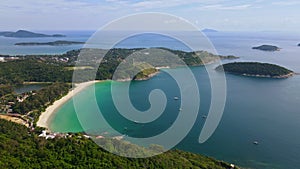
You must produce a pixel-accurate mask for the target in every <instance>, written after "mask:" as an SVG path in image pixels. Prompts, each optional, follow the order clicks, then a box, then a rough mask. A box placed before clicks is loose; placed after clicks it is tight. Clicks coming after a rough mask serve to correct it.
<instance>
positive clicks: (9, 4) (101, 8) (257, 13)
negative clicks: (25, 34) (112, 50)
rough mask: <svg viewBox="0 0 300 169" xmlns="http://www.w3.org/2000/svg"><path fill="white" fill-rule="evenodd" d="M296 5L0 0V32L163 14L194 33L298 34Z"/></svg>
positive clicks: (299, 4)
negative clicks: (181, 20) (201, 30)
mask: <svg viewBox="0 0 300 169" xmlns="http://www.w3.org/2000/svg"><path fill="white" fill-rule="evenodd" d="M299 9H300V1H299V0H286V1H282V0H272V1H271V0H251V1H250V0H244V1H237V0H235V1H233V0H202V1H201V0H152V1H144V0H47V1H46V0H45V1H44V0H2V1H1V6H0V13H1V15H0V20H1V25H0V30H2V31H3V30H17V29H29V30H96V29H98V28H100V27H101V26H103V25H104V24H107V23H109V22H110V21H112V20H114V19H118V18H119V17H122V16H126V15H130V14H134V13H139V12H164V13H169V14H172V15H176V16H179V17H183V18H185V19H187V20H188V21H190V22H191V23H193V24H195V25H197V26H199V28H204V27H205V28H213V29H218V30H224V31H298V29H299V28H300V18H299V17H300V12H299V11H300V10H299Z"/></svg>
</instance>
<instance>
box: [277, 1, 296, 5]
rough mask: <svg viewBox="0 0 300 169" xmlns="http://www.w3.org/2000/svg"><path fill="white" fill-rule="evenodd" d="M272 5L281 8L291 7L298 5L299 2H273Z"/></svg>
mask: <svg viewBox="0 0 300 169" xmlns="http://www.w3.org/2000/svg"><path fill="white" fill-rule="evenodd" d="M272 4H273V5H281V6H291V5H300V1H279V2H273V3H272Z"/></svg>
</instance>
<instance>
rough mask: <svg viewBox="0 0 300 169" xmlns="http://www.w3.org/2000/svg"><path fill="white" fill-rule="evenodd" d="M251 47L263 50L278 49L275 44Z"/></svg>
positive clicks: (271, 50)
mask: <svg viewBox="0 0 300 169" xmlns="http://www.w3.org/2000/svg"><path fill="white" fill-rule="evenodd" d="M252 49H258V50H263V51H270V52H273V51H279V50H280V48H279V47H277V46H273V45H261V46H257V47H252Z"/></svg>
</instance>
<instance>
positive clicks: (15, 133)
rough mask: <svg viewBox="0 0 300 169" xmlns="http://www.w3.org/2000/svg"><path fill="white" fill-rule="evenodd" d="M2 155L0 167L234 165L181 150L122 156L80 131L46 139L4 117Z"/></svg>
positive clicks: (205, 168) (202, 168)
mask: <svg viewBox="0 0 300 169" xmlns="http://www.w3.org/2000/svg"><path fill="white" fill-rule="evenodd" d="M38 130H40V129H37V130H36V132H37V131H38ZM106 141H107V143H108V144H110V145H115V147H122V146H126V147H127V150H128V151H134V150H136V149H138V148H139V147H137V146H136V145H132V144H128V143H125V142H124V141H118V140H106ZM0 156H1V157H2V158H0V168H123V169H126V168H130V169H134V168H148V169H154V168H199V169H211V168H213V169H229V168H231V167H230V165H229V164H228V163H225V162H221V161H217V160H214V159H212V158H209V157H205V156H201V155H198V154H193V153H188V152H184V151H179V150H171V151H168V152H166V153H163V154H161V155H158V156H154V157H151V158H140V159H138V158H135V159H133V158H125V157H120V156H117V155H114V154H112V153H109V152H107V151H105V150H104V149H102V148H100V147H99V146H98V145H96V144H95V143H94V142H93V141H92V140H90V139H88V138H85V137H83V136H82V135H81V134H69V135H68V136H67V137H61V138H55V139H49V140H46V139H45V138H41V137H38V135H37V133H35V132H32V131H28V129H27V128H26V127H25V126H22V125H19V124H16V123H13V122H8V121H5V120H1V119H0Z"/></svg>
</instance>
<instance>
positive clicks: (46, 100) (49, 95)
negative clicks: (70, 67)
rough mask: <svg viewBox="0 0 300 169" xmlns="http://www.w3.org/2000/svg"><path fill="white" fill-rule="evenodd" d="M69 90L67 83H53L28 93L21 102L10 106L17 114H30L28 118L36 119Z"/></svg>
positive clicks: (69, 85)
mask: <svg viewBox="0 0 300 169" xmlns="http://www.w3.org/2000/svg"><path fill="white" fill-rule="evenodd" d="M70 88H71V84H67V83H54V84H52V85H49V86H46V87H44V88H42V89H41V90H39V91H33V92H32V93H28V94H27V95H28V97H27V98H26V99H25V100H24V101H22V102H16V103H15V104H14V105H13V106H12V110H13V112H14V113H18V114H27V113H28V112H31V113H30V116H31V117H33V118H35V119H38V117H39V116H40V113H41V112H43V111H44V110H45V109H46V107H48V106H49V105H51V104H52V103H53V102H54V101H55V100H58V99H59V98H61V97H62V96H64V95H66V94H67V93H68V92H69V89H70Z"/></svg>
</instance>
